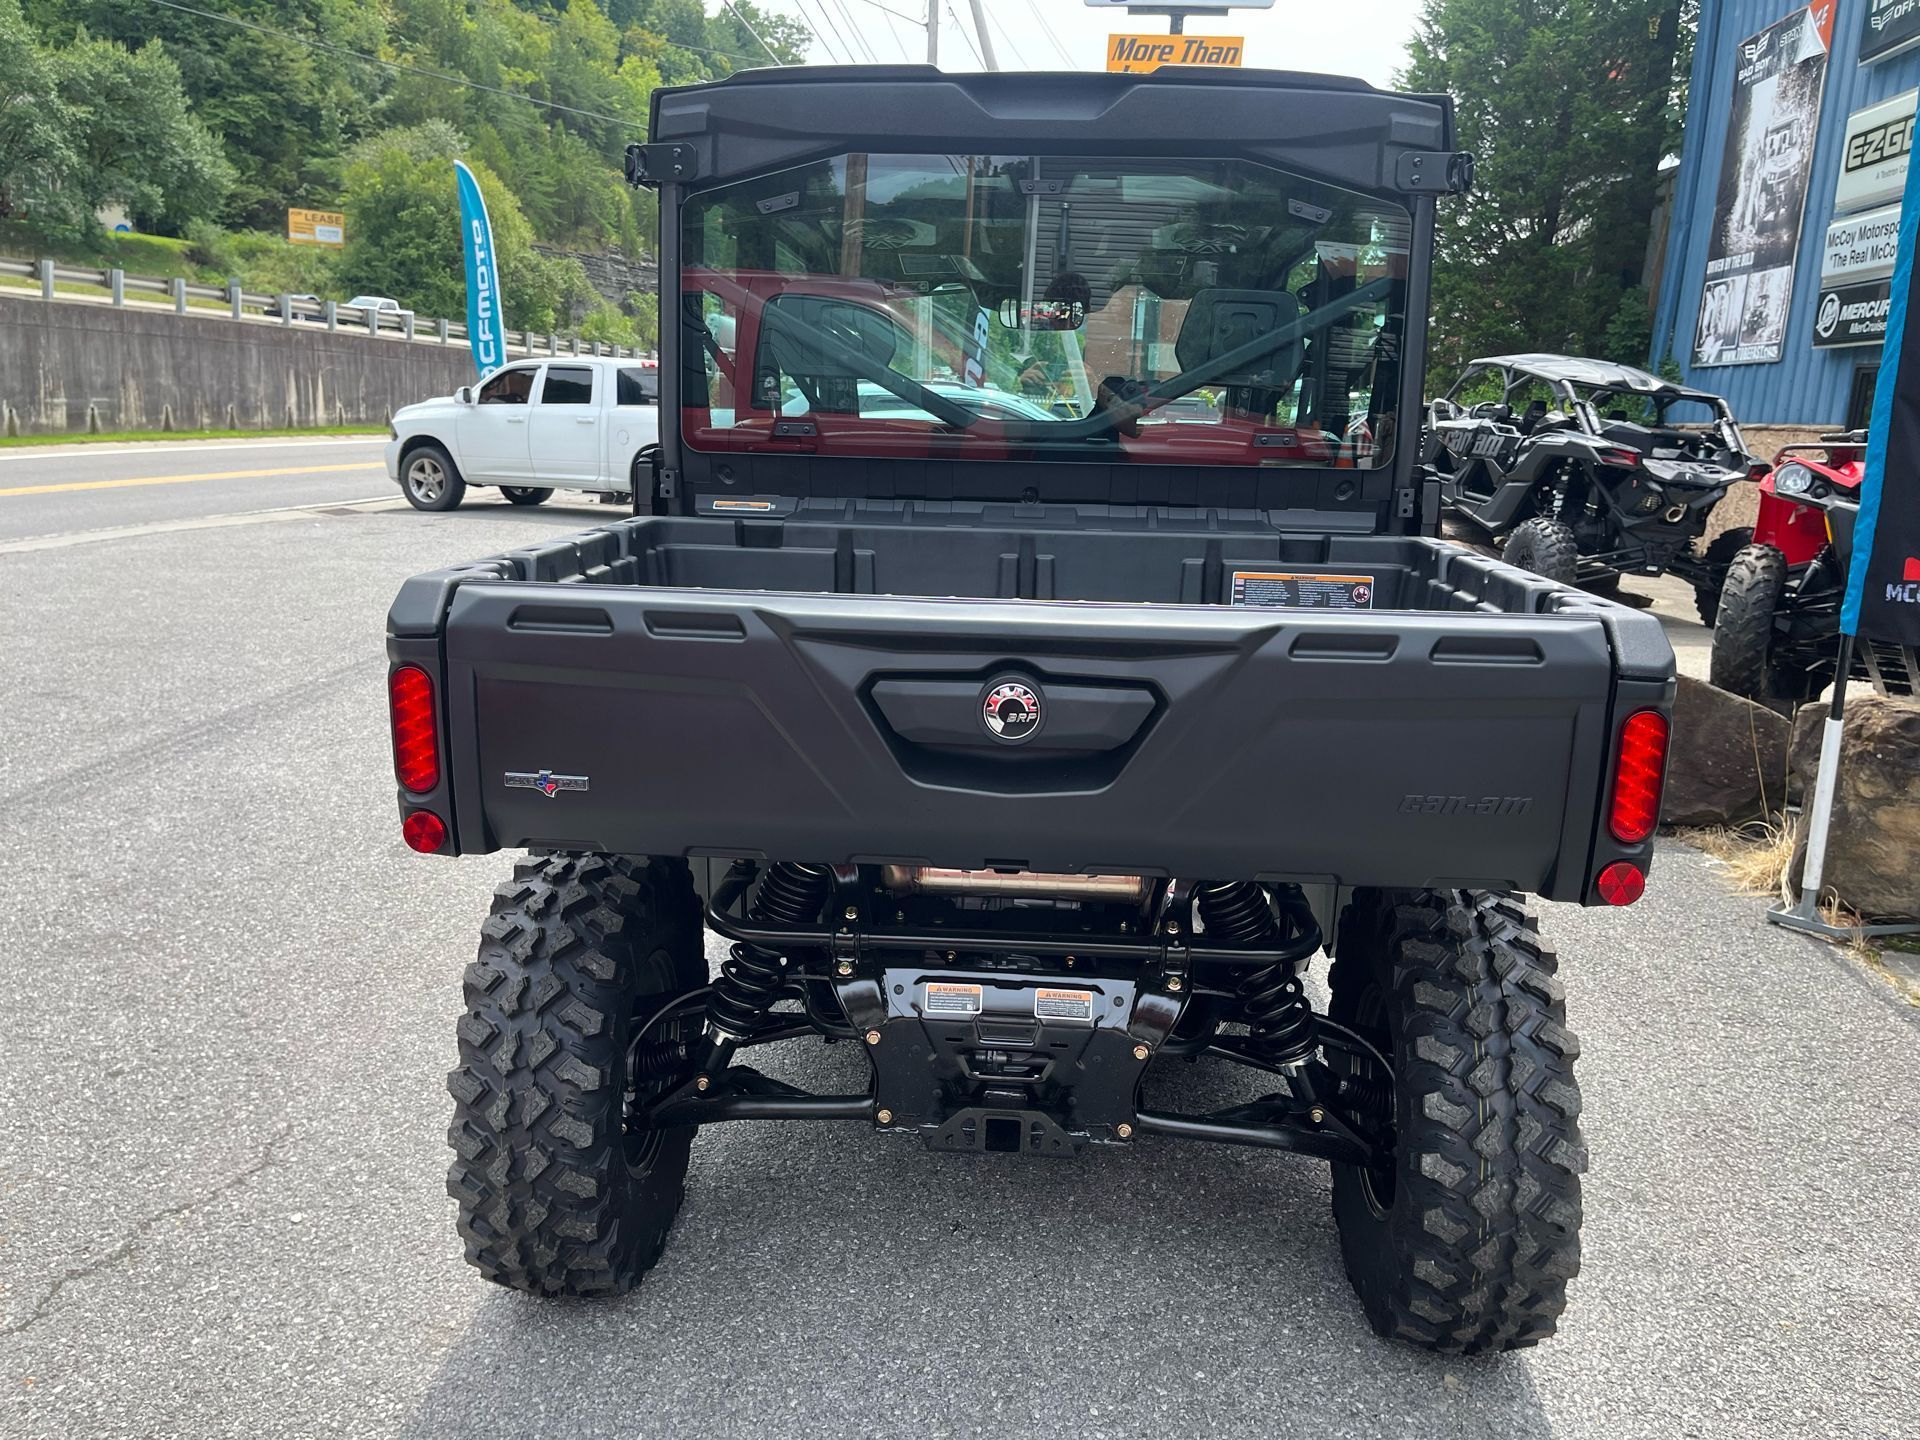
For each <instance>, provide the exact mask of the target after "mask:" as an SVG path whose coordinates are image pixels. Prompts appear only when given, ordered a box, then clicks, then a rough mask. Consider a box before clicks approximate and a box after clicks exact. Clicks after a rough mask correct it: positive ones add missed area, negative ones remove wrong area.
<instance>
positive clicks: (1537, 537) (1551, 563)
mask: <svg viewBox="0 0 1920 1440" xmlns="http://www.w3.org/2000/svg"><path fill="white" fill-rule="evenodd" d="M1500 558H1501V559H1502V560H1504V561H1506V562H1507V564H1509V565H1518V566H1519V567H1520V568H1521V569H1522V570H1531V571H1533V573H1534V574H1536V575H1543V576H1545V577H1546V578H1547V579H1549V580H1552V581H1555V582H1557V583H1558V584H1561V585H1571V584H1573V580H1574V576H1576V575H1578V574H1579V573H1580V546H1579V544H1578V542H1576V541H1575V540H1574V538H1573V531H1572V530H1571V529H1570V528H1568V527H1567V526H1565V525H1563V524H1561V523H1560V522H1559V521H1558V520H1549V519H1547V518H1546V517H1545V516H1543V515H1538V516H1535V517H1534V518H1533V519H1531V520H1528V521H1526V522H1524V523H1523V524H1522V525H1520V526H1519V528H1517V529H1516V530H1515V531H1514V532H1513V534H1511V535H1509V536H1508V537H1507V543H1506V545H1505V546H1504V547H1503V548H1502V549H1501V551H1500Z"/></svg>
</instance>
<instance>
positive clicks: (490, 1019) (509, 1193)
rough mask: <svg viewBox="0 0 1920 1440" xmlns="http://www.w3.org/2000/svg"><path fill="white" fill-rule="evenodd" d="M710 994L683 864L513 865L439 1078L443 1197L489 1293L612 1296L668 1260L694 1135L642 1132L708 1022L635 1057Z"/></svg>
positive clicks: (692, 1017)
mask: <svg viewBox="0 0 1920 1440" xmlns="http://www.w3.org/2000/svg"><path fill="white" fill-rule="evenodd" d="M705 981H706V961H705V958H704V954H703V951H702V945H701V927H700V910H699V906H698V903H697V902H696V901H695V899H694V893H693V882H692V879H691V877H690V876H689V874H688V871H687V867H686V865H685V863H684V862H681V861H664V860H651V861H638V862H636V861H632V860H627V859H624V858H620V857H615V856H604V855H576V856H555V857H552V858H549V859H543V860H530V861H526V862H524V863H522V864H519V865H516V866H515V867H514V878H513V879H512V880H511V881H510V882H508V883H507V884H504V885H502V886H500V888H499V889H497V890H496V891H495V892H494V897H493V911H492V914H491V915H490V916H489V917H488V918H487V922H486V924H485V926H484V927H483V928H482V930H481V940H480V955H479V958H478V959H477V960H476V961H475V962H474V963H473V964H472V965H470V966H469V967H468V968H467V974H466V986H465V990H466V1003H467V1010H466V1014H465V1016H464V1017H463V1018H462V1019H461V1021H460V1024H459V1035H460V1065H459V1068H458V1069H456V1070H455V1071H454V1072H453V1073H452V1074H451V1075H449V1076H448V1077H447V1088H448V1090H450V1091H451V1092H452V1094H453V1099H454V1116H453V1128H452V1130H451V1131H450V1133H449V1138H450V1140H451V1142H452V1144H453V1148H454V1152H455V1159H454V1162H453V1168H452V1170H451V1172H450V1173H449V1175H448V1177H447V1189H448V1191H449V1193H450V1194H452V1196H453V1198H454V1199H455V1200H457V1201H459V1203H460V1214H459V1229H460V1234H461V1237H462V1238H463V1239H464V1240H465V1241H466V1246H467V1260H468V1262H469V1263H470V1264H472V1265H473V1266H474V1267H475V1268H476V1269H477V1270H479V1271H480V1272H481V1274H483V1275H485V1276H486V1277H487V1278H488V1279H489V1280H493V1281H495V1282H497V1283H499V1284H501V1285H506V1286H509V1287H511V1288H513V1289H515V1290H524V1291H527V1292H528V1293H530V1294H535V1295H618V1294H623V1293H625V1292H626V1291H627V1290H629V1289H631V1288H632V1287H633V1285H634V1283H635V1282H636V1281H637V1280H638V1279H639V1278H640V1276H641V1275H643V1274H644V1273H645V1272H646V1271H647V1270H649V1269H650V1268H652V1266H653V1264H654V1262H655V1261H656V1260H658V1259H659V1258H660V1251H661V1247H662V1246H663V1245H664V1244H665V1243H666V1238H667V1231H668V1229H669V1228H670V1227H671V1226H672V1224H673V1219H674V1216H675V1215H676V1214H677V1213H678V1212H679V1209H680V1199H681V1193H682V1185H683V1183H684V1181H685V1178H686V1173H687V1152H688V1147H689V1146H690V1145H691V1144H692V1142H693V1127H692V1126H680V1127H676V1128H674V1129H668V1130H657V1129H646V1128H641V1127H640V1126H639V1124H638V1121H637V1119H636V1117H637V1115H638V1113H639V1111H640V1110H641V1108H642V1107H643V1106H644V1105H645V1103H647V1102H648V1101H650V1100H652V1099H655V1098H657V1097H658V1096H659V1095H662V1094H664V1093H666V1092H667V1091H668V1090H669V1089H672V1088H673V1087H675V1086H677V1085H679V1084H681V1083H684V1081H685V1080H686V1078H687V1077H688V1075H690V1074H691V1073H692V1070H691V1066H692V1062H691V1059H690V1046H691V1043H692V1041H693V1039H694V1038H695V1036H696V1035H697V1032H698V1026H699V1020H700V1011H699V1009H698V1007H697V1006H696V1007H693V1008H691V1009H689V1010H687V1011H685V1012H683V1013H682V1014H681V1015H680V1017H679V1018H677V1019H669V1020H667V1021H665V1022H663V1023H661V1024H659V1025H656V1026H653V1027H650V1028H649V1029H648V1030H647V1032H646V1035H645V1037H644V1038H643V1039H642V1042H641V1043H640V1044H639V1045H638V1046H635V1045H634V1044H633V1041H634V1038H635V1033H636V1027H637V1026H639V1025H640V1024H642V1023H644V1022H645V1020H646V1019H648V1018H650V1017H652V1016H654V1015H656V1014H658V1013H659V1011H660V1009H661V1007H662V1006H664V1005H666V1004H668V1003H669V1002H670V1001H672V1000H674V999H675V998H677V997H679V996H682V995H685V994H687V993H688V992H690V991H693V990H695V989H697V988H699V987H700V986H701V985H703V984H704V983H705ZM630 1050H631V1051H632V1052H633V1053H632V1054H631V1055H630V1054H629V1051H630Z"/></svg>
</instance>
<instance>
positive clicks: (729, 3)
mask: <svg viewBox="0 0 1920 1440" xmlns="http://www.w3.org/2000/svg"><path fill="white" fill-rule="evenodd" d="M720 3H721V4H723V5H725V6H726V7H727V9H728V10H730V11H732V12H733V18H734V19H736V20H738V21H739V22H740V28H741V29H742V30H744V31H746V32H747V34H749V35H751V36H752V37H753V43H754V44H756V45H758V46H759V47H760V48H761V49H762V50H764V51H766V52H767V58H768V59H769V60H771V61H773V63H774V64H776V65H784V64H786V63H787V62H786V61H784V60H782V59H781V58H780V57H779V56H778V55H776V54H774V53H773V47H772V46H771V45H769V44H767V42H766V41H764V40H762V39H761V38H760V32H759V31H758V30H756V29H754V28H753V26H751V25H749V24H748V23H747V17H746V16H744V15H742V14H741V13H740V11H739V10H738V9H737V8H736V7H735V5H734V3H733V0H720ZM740 58H741V59H743V60H744V59H745V58H746V57H745V56H744V55H743V56H741V57H740Z"/></svg>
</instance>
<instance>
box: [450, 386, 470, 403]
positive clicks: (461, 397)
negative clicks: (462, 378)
mask: <svg viewBox="0 0 1920 1440" xmlns="http://www.w3.org/2000/svg"><path fill="white" fill-rule="evenodd" d="M453 403H454V404H456V405H471V404H472V403H473V387H472V386H471V385H462V386H461V387H460V388H459V389H458V390H456V391H454V392H453Z"/></svg>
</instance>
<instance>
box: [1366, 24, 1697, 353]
mask: <svg viewBox="0 0 1920 1440" xmlns="http://www.w3.org/2000/svg"><path fill="white" fill-rule="evenodd" d="M1690 6H1691V0H1426V5H1425V8H1424V9H1423V11H1422V12H1421V17H1420V23H1419V29H1418V31H1417V33H1416V35H1415V38H1414V39H1413V41H1412V42H1411V44H1410V45H1409V47H1408V64H1407V69H1406V71H1405V73H1404V75H1403V77H1402V80H1403V83H1405V84H1406V85H1407V86H1408V87H1409V88H1412V89H1416V90H1427V91H1446V92H1449V93H1451V94H1453V95H1454V97H1455V99H1456V102H1457V105H1458V117H1459V131H1460V144H1461V146H1462V147H1463V148H1465V149H1469V150H1472V151H1474V152H1475V153H1476V155H1477V156H1478V159H1479V173H1478V177H1477V179H1476V183H1475V189H1474V192H1473V193H1472V194H1471V195H1469V196H1465V197H1462V198H1459V199H1455V200H1451V201H1448V202H1446V203H1444V204H1442V206H1441V207H1440V221H1439V228H1438V234H1437V242H1438V256H1437V261H1436V267H1435V273H1434V282H1433V337H1434V338H1433V341H1432V355H1431V359H1432V362H1433V368H1434V372H1435V378H1436V382H1444V381H1445V380H1446V379H1447V378H1449V375H1450V372H1453V371H1455V370H1457V369H1458V367H1459V366H1460V365H1461V364H1462V363H1463V362H1465V361H1466V360H1468V359H1470V358H1472V357H1473V356H1474V355H1477V354H1486V353H1495V352H1501V351H1512V350H1567V351H1572V352H1576V353H1586V354H1602V355H1605V354H1606V352H1607V351H1608V350H1609V348H1610V346H1609V341H1610V340H1611V342H1612V343H1613V345H1620V344H1625V343H1630V342H1631V340H1632V338H1633V337H1634V336H1636V335H1638V334H1640V333H1642V332H1641V331H1640V330H1638V329H1636V327H1635V325H1634V324H1633V323H1632V316H1631V315H1630V314H1623V305H1631V304H1632V303H1636V302H1637V303H1644V291H1641V292H1639V295H1638V296H1635V295H1633V293H1632V292H1634V291H1635V289H1636V287H1637V286H1639V284H1640V281H1641V269H1642V265H1643V263H1644V257H1645V255H1646V249H1647V238H1648V234H1649V228H1650V225H1651V222H1652V215H1653V206H1654V200H1655V196H1656V189H1657V170H1658V167H1659V163H1660V159H1661V156H1662V154H1663V153H1665V151H1666V150H1667V149H1668V148H1669V147H1670V146H1672V145H1675V144H1677V137H1678V125H1679V115H1680V108H1681V105H1680V94H1681V88H1680V87H1682V86H1683V85H1684V82H1685V71H1684V70H1683V69H1682V68H1681V66H1682V63H1683V62H1684V58H1685V56H1686V54H1687V53H1688V50H1689V49H1690V26H1691V23H1692V17H1693V10H1692V9H1691V8H1690ZM1607 358H1613V359H1620V360H1629V361H1633V362H1635V363H1638V362H1640V361H1642V360H1644V359H1645V355H1644V353H1640V354H1619V355H1610V356H1607Z"/></svg>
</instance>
